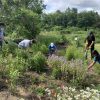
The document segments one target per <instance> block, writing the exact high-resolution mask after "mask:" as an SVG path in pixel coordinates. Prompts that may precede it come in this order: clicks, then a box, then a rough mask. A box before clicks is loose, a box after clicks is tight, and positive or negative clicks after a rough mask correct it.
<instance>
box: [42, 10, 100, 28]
mask: <svg viewBox="0 0 100 100" xmlns="http://www.w3.org/2000/svg"><path fill="white" fill-rule="evenodd" d="M42 24H43V26H44V28H45V29H46V28H50V27H54V26H62V27H68V26H74V27H80V28H83V27H84V28H88V27H97V28H100V15H99V14H98V12H95V11H82V12H78V9H77V8H72V9H71V8H67V9H66V10H65V11H64V12H61V11H60V10H57V11H56V12H54V13H49V14H45V13H44V14H42Z"/></svg>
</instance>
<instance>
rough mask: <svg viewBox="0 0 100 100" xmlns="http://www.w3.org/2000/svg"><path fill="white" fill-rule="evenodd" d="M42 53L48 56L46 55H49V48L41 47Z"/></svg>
mask: <svg viewBox="0 0 100 100" xmlns="http://www.w3.org/2000/svg"><path fill="white" fill-rule="evenodd" d="M40 51H41V52H42V53H43V54H46V53H48V47H47V46H46V45H41V47H40Z"/></svg>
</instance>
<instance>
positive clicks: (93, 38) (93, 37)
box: [89, 36, 95, 48]
mask: <svg viewBox="0 0 100 100" xmlns="http://www.w3.org/2000/svg"><path fill="white" fill-rule="evenodd" d="M94 43H95V36H92V43H91V44H90V46H89V48H91V46H92V45H93V44H94Z"/></svg>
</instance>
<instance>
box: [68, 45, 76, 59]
mask: <svg viewBox="0 0 100 100" xmlns="http://www.w3.org/2000/svg"><path fill="white" fill-rule="evenodd" d="M76 50H77V49H76V48H75V47H73V46H69V47H68V48H67V49H66V57H67V60H71V59H75V51H76Z"/></svg>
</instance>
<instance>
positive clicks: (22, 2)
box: [0, 0, 44, 38]
mask: <svg viewBox="0 0 100 100" xmlns="http://www.w3.org/2000/svg"><path fill="white" fill-rule="evenodd" d="M0 5H1V6H0V7H1V9H0V19H1V21H3V22H5V23H6V24H7V31H8V33H13V31H16V32H17V33H18V34H19V35H23V36H24V37H29V38H32V37H35V36H36V34H38V33H39V30H40V28H39V27H40V22H41V21H40V19H41V14H42V11H43V9H44V6H43V2H42V0H0Z"/></svg>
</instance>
